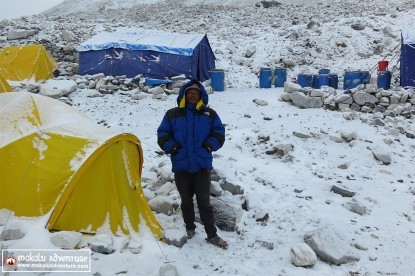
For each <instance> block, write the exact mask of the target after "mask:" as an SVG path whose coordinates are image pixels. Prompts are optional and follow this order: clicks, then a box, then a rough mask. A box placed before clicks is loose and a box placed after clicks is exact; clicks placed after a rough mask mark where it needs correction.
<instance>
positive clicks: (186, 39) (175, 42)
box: [76, 30, 205, 56]
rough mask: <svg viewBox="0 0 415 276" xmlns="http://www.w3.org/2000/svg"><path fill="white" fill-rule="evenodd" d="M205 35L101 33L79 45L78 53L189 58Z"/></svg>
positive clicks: (129, 32)
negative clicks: (150, 53) (115, 52)
mask: <svg viewBox="0 0 415 276" xmlns="http://www.w3.org/2000/svg"><path fill="white" fill-rule="evenodd" d="M204 36H205V35H203V34H177V33H144V32H141V31H135V30H122V31H116V32H112V33H108V32H103V33H100V34H98V35H96V36H94V37H92V38H91V39H89V40H87V41H85V42H84V43H82V44H81V45H79V46H78V47H77V48H76V50H77V51H78V52H86V51H91V50H94V51H97V50H104V49H109V48H121V49H129V50H148V51H156V52H163V53H172V54H180V55H187V56H190V55H192V53H193V50H194V48H195V47H196V46H197V45H198V44H199V42H200V41H201V40H202V39H203V37H204Z"/></svg>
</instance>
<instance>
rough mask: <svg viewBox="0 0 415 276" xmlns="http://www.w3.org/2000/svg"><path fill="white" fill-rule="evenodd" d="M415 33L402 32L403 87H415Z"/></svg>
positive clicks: (401, 61)
mask: <svg viewBox="0 0 415 276" xmlns="http://www.w3.org/2000/svg"><path fill="white" fill-rule="evenodd" d="M414 61H415V32H414V31H411V30H402V46H401V60H400V63H401V72H400V73H401V86H413V87H415V62H414Z"/></svg>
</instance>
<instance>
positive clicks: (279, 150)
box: [265, 144, 294, 158]
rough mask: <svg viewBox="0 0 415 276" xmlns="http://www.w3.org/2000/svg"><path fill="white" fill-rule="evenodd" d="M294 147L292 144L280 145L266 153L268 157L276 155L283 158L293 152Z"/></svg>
mask: <svg viewBox="0 0 415 276" xmlns="http://www.w3.org/2000/svg"><path fill="white" fill-rule="evenodd" d="M293 149H294V146H293V145H292V144H278V145H277V146H275V147H274V148H273V149H272V150H270V151H266V152H265V153H266V154H268V155H275V156H276V157H278V158H281V157H283V156H285V155H287V154H288V153H290V152H292V151H293Z"/></svg>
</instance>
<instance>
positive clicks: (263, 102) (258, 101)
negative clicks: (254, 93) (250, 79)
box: [253, 99, 268, 106]
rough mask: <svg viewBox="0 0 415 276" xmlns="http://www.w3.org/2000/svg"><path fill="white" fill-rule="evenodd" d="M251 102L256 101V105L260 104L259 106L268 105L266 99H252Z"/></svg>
mask: <svg viewBox="0 0 415 276" xmlns="http://www.w3.org/2000/svg"><path fill="white" fill-rule="evenodd" d="M253 102H254V103H256V104H257V105H260V106H267V105H268V102H267V101H265V100H261V99H254V100H253Z"/></svg>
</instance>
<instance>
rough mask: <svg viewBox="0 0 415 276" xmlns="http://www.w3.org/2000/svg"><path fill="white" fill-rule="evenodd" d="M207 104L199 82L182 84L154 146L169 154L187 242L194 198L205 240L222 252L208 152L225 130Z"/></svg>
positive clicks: (220, 141) (222, 139) (192, 225)
mask: <svg viewBox="0 0 415 276" xmlns="http://www.w3.org/2000/svg"><path fill="white" fill-rule="evenodd" d="M208 100H209V98H208V94H207V93H206V90H205V88H204V87H203V85H202V84H201V83H200V82H199V81H197V80H191V81H189V82H188V83H186V84H185V85H184V86H183V87H182V88H181V89H180V92H179V96H178V98H177V103H178V105H179V106H178V107H175V108H172V109H170V110H168V111H167V113H166V114H165V116H164V118H163V121H162V122H161V124H160V126H159V128H158V129H157V138H158V140H157V142H158V144H159V146H160V147H161V148H162V149H163V151H164V152H166V153H167V154H170V159H171V162H172V171H173V172H174V180H175V182H176V186H177V189H178V191H179V193H180V197H181V209H182V213H183V219H184V222H185V224H186V232H187V238H188V239H191V238H192V237H193V236H194V235H195V229H196V225H195V211H194V204H193V196H194V195H195V194H196V201H197V206H198V208H199V213H200V218H201V220H202V222H203V225H204V227H205V232H206V234H207V238H206V240H207V241H208V242H211V243H213V244H215V245H218V246H220V247H223V248H226V247H227V246H228V244H227V243H226V241H224V240H223V239H221V238H220V237H219V236H218V235H217V233H216V227H215V224H214V215H213V207H212V205H211V204H210V185H211V183H210V170H212V169H213V167H212V161H213V156H212V151H216V150H218V149H220V148H221V147H222V145H223V143H224V142H225V128H224V126H223V124H222V121H221V120H220V118H219V116H218V114H217V113H216V112H215V111H214V110H213V109H211V108H209V107H207V104H208Z"/></svg>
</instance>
